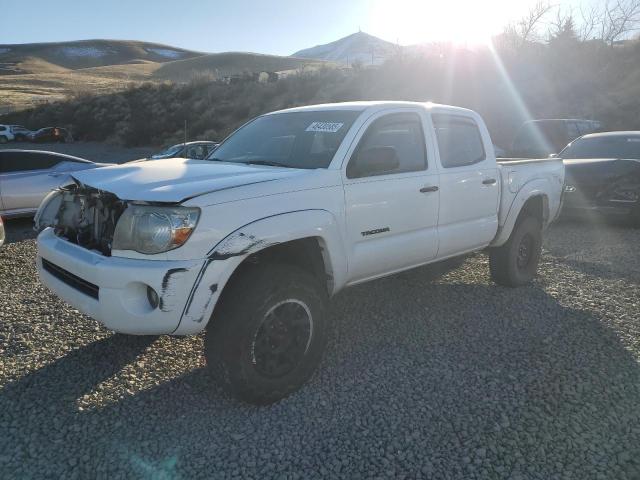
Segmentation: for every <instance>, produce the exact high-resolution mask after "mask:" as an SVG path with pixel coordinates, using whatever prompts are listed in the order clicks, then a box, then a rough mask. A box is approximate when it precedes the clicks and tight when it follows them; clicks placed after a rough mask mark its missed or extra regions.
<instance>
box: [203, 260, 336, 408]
mask: <svg viewBox="0 0 640 480" xmlns="http://www.w3.org/2000/svg"><path fill="white" fill-rule="evenodd" d="M227 288H228V290H225V294H224V298H223V299H222V300H221V304H220V307H219V308H217V309H216V312H215V318H212V319H211V322H210V324H209V326H208V327H207V332H206V337H205V356H206V359H207V366H208V368H209V370H210V372H211V373H212V375H213V376H214V378H215V379H216V380H217V381H218V382H219V383H220V384H221V385H222V386H223V388H225V390H227V391H228V392H230V393H231V394H233V395H234V396H236V397H237V398H239V399H241V400H243V401H246V402H249V403H253V404H258V405H265V404H269V403H273V402H276V401H278V400H280V399H282V398H284V397H286V396H287V395H289V394H290V393H292V392H294V391H295V390H297V389H298V388H300V387H301V386H302V385H303V384H304V383H305V382H306V381H307V380H308V379H309V378H310V377H311V376H312V375H313V373H314V371H315V370H316V368H317V367H318V365H319V363H320V360H321V358H322V353H323V351H324V347H325V345H326V342H327V336H328V327H329V325H328V320H327V312H326V307H327V301H328V299H327V294H326V291H325V289H324V288H323V286H322V285H321V284H320V282H319V281H318V280H317V279H316V278H315V277H313V276H312V275H310V274H308V273H306V272H305V271H303V270H301V269H299V268H297V267H294V266H289V265H281V264H267V265H262V266H256V267H250V268H248V269H246V270H245V271H244V272H242V273H240V276H239V277H237V278H235V279H234V281H233V283H232V284H231V285H229V286H228V287H227Z"/></svg>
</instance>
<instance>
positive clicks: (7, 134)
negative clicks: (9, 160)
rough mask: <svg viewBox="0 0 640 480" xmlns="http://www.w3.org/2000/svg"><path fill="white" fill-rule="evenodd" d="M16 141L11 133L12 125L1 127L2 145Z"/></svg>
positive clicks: (0, 140) (0, 139)
mask: <svg viewBox="0 0 640 480" xmlns="http://www.w3.org/2000/svg"><path fill="white" fill-rule="evenodd" d="M13 140H15V136H14V135H13V132H12V131H11V125H0V143H8V142H12V141H13Z"/></svg>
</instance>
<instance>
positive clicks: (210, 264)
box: [173, 209, 347, 335]
mask: <svg viewBox="0 0 640 480" xmlns="http://www.w3.org/2000/svg"><path fill="white" fill-rule="evenodd" d="M312 237H313V238H317V239H318V240H319V243H320V248H321V253H322V258H323V260H324V265H325V270H326V271H327V273H328V274H329V276H330V278H331V281H330V284H329V285H328V287H329V288H328V290H329V293H330V294H333V293H335V292H337V291H338V290H339V289H340V288H341V287H342V286H343V285H344V284H345V283H346V278H347V267H346V265H347V259H346V252H345V248H344V243H343V241H342V236H341V235H340V229H339V225H338V221H337V219H336V218H335V216H334V215H333V214H332V213H331V212H329V211H327V210H320V209H317V210H316V209H311V210H296V211H289V212H283V213H279V214H276V215H271V216H268V217H264V218H261V219H258V220H255V221H253V222H250V223H247V224H245V225H243V226H242V227H239V228H238V229H236V230H234V231H233V232H231V233H230V234H229V235H227V236H226V237H224V238H223V239H222V240H220V241H219V242H218V243H217V244H216V245H214V246H213V248H211V250H210V251H209V252H208V253H207V258H206V259H205V261H204V262H203V265H202V267H201V269H200V272H199V273H198V275H197V277H196V281H195V282H194V285H193V287H192V288H191V291H190V293H189V296H188V298H187V301H186V303H185V306H184V309H183V312H182V315H181V317H180V322H179V323H178V326H177V327H176V329H175V330H174V332H173V334H175V335H187V334H193V333H197V332H199V331H201V330H203V329H204V328H205V327H206V325H207V323H208V321H209V319H210V318H211V315H212V313H213V310H214V308H215V305H216V303H217V302H218V299H219V298H220V295H221V293H222V291H223V290H224V287H225V286H226V285H227V283H228V281H229V279H230V278H231V275H232V274H233V273H234V272H235V271H236V269H237V268H238V267H239V266H240V264H241V263H242V262H243V261H244V260H245V259H246V258H247V257H248V256H249V255H253V254H255V253H258V252H260V251H261V250H264V249H266V248H269V247H272V246H274V245H277V244H280V243H286V242H290V241H293V240H300V239H303V238H312Z"/></svg>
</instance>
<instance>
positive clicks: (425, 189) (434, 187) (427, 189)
mask: <svg viewBox="0 0 640 480" xmlns="http://www.w3.org/2000/svg"><path fill="white" fill-rule="evenodd" d="M438 190H439V188H438V186H437V185H431V186H430V187H422V188H421V189H420V192H421V193H429V192H437V191H438Z"/></svg>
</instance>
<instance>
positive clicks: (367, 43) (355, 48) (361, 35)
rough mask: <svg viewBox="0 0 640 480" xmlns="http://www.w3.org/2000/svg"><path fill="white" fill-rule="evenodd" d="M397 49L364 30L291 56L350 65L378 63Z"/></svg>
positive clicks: (394, 45)
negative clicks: (355, 63)
mask: <svg viewBox="0 0 640 480" xmlns="http://www.w3.org/2000/svg"><path fill="white" fill-rule="evenodd" d="M397 51H398V46H397V45H396V44H394V43H391V42H387V41H386V40H382V39H381V38H378V37H374V36H373V35H369V34H368V33H365V32H357V33H354V34H351V35H348V36H346V37H344V38H341V39H340V40H336V41H335V42H331V43H326V44H324V45H316V46H315V47H311V48H306V49H304V50H299V51H297V52H296V53H294V54H293V55H291V56H292V57H296V58H311V59H315V60H326V61H331V62H337V63H343V64H346V65H352V64H353V63H354V62H361V63H362V64H364V65H379V64H381V63H384V61H385V60H386V59H387V58H389V57H390V56H392V55H393V54H394V53H395V52H397Z"/></svg>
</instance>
